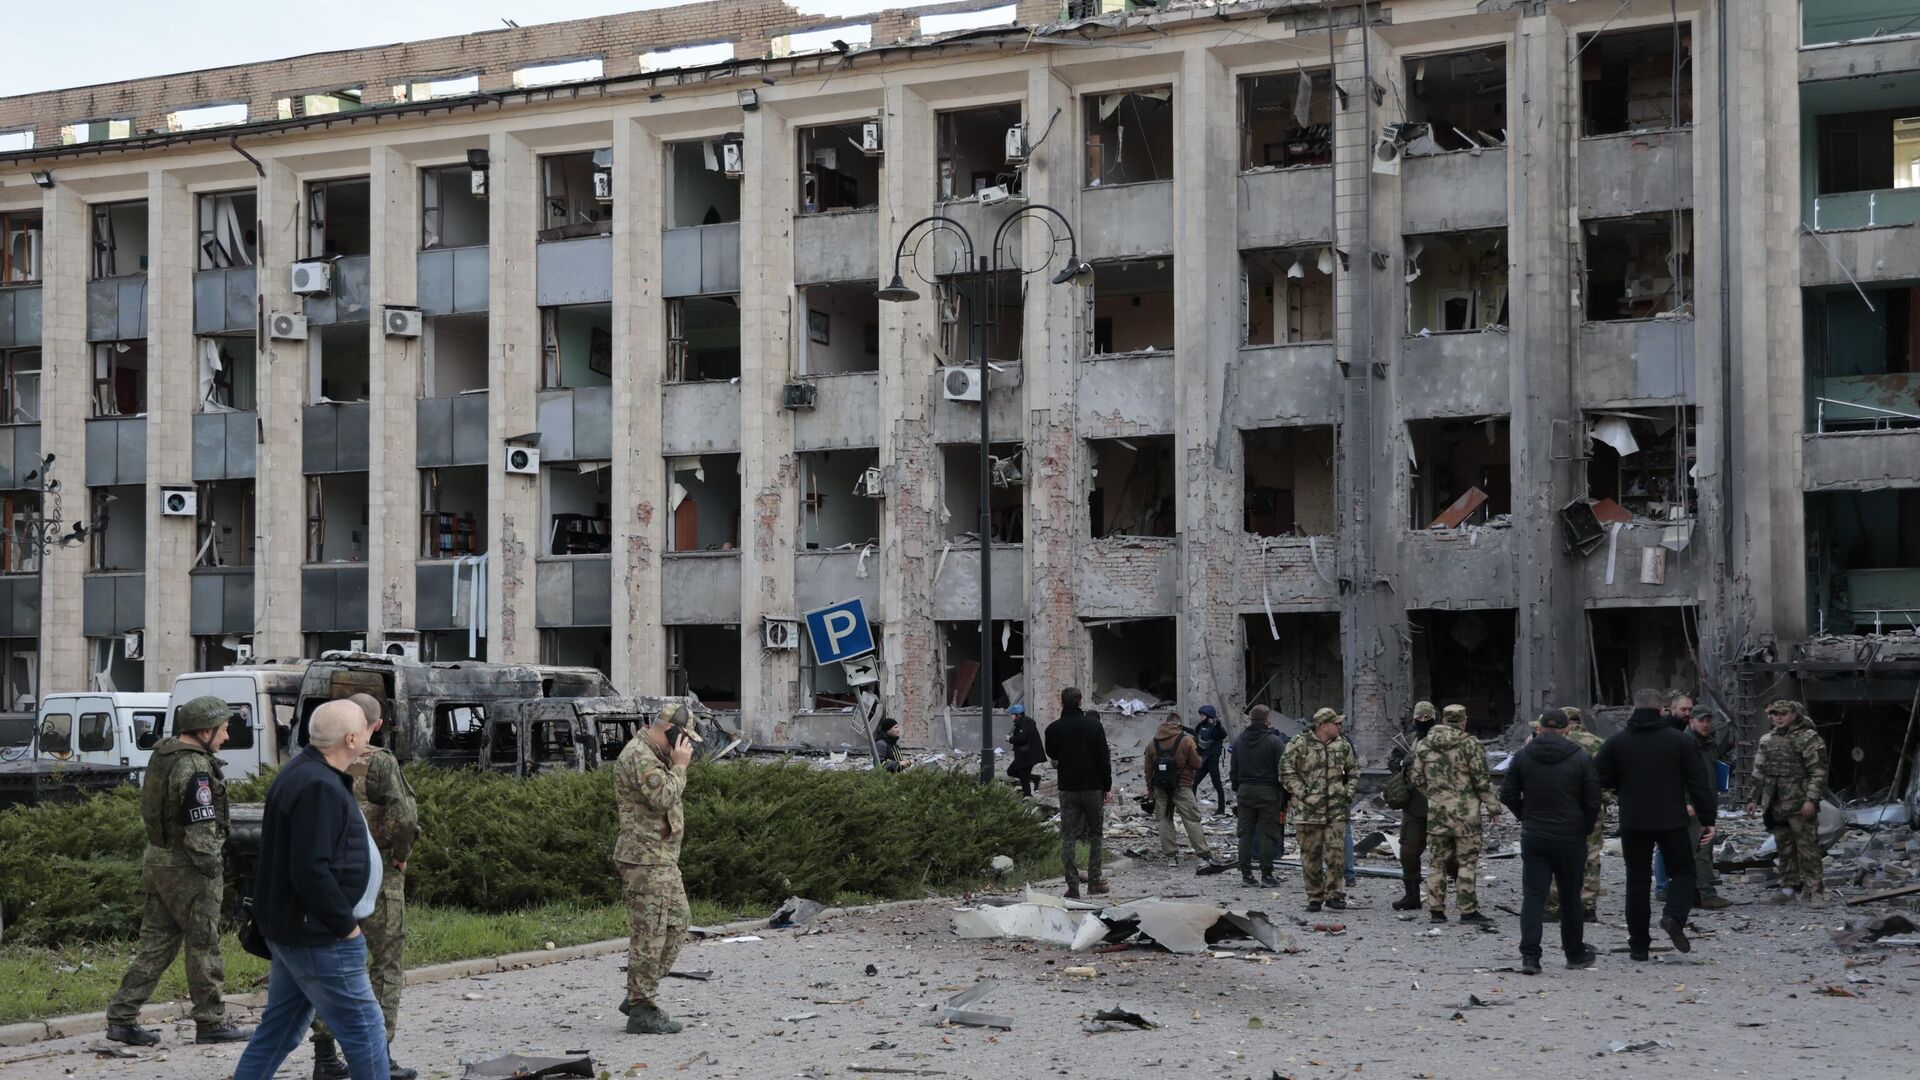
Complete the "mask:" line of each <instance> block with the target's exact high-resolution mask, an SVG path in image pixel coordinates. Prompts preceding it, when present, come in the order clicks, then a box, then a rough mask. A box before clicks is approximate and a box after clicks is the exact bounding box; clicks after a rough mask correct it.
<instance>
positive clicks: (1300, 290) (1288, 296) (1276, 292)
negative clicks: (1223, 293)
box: [1240, 246, 1334, 345]
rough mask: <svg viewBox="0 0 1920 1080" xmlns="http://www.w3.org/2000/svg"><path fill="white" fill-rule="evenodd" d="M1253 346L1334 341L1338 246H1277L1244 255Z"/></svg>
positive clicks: (1248, 339) (1244, 327)
mask: <svg viewBox="0 0 1920 1080" xmlns="http://www.w3.org/2000/svg"><path fill="white" fill-rule="evenodd" d="M1240 268H1241V278H1240V281H1241V286H1240V288H1241V293H1242V295H1243V296H1244V297H1245V299H1246V310H1245V314H1246V318H1245V320H1244V321H1243V322H1242V323H1241V327H1240V332H1241V340H1242V341H1243V342H1245V343H1246V344H1248V345H1298V344H1302V343H1304V342H1310V341H1332V340H1333V318H1334V310H1333V249H1331V248H1328V247H1324V246H1320V247H1297V248H1273V249H1270V250H1265V251H1247V252H1243V253H1241V256H1240Z"/></svg>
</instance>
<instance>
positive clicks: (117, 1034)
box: [107, 1024, 160, 1046]
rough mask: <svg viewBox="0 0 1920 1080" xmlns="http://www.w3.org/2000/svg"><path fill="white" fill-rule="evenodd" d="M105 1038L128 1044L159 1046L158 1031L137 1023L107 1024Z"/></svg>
mask: <svg viewBox="0 0 1920 1080" xmlns="http://www.w3.org/2000/svg"><path fill="white" fill-rule="evenodd" d="M107 1038H108V1039H109V1040H111V1041H113V1042H117V1043H126V1044H127V1045H128V1046H159V1045H160V1033H159V1032H157V1031H155V1030H153V1029H152V1028H143V1027H141V1026H140V1025H139V1024H108V1025H107Z"/></svg>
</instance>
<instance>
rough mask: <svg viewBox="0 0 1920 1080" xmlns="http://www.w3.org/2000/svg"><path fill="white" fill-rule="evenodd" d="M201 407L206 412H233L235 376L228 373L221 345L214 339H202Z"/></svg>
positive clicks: (200, 366)
mask: <svg viewBox="0 0 1920 1080" xmlns="http://www.w3.org/2000/svg"><path fill="white" fill-rule="evenodd" d="M199 354H200V356H199V360H200V362H199V365H198V367H199V371H200V407H201V409H202V411H206V412H231V411H232V408H233V405H232V403H233V376H232V374H231V373H230V372H229V371H228V369H227V365H226V364H225V362H224V358H223V357H222V356H221V355H220V343H219V342H218V341H215V340H214V339H212V338H201V339H200V350H199Z"/></svg>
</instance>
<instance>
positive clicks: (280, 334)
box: [267, 311, 307, 341]
mask: <svg viewBox="0 0 1920 1080" xmlns="http://www.w3.org/2000/svg"><path fill="white" fill-rule="evenodd" d="M267 336H268V337H270V338H272V339H274V340H275V341H305V340H307V317H306V316H305V315H296V314H294V313H293V312H291V311H276V312H273V313H272V314H270V315H268V316H267Z"/></svg>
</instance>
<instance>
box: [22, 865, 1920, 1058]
mask: <svg viewBox="0 0 1920 1080" xmlns="http://www.w3.org/2000/svg"><path fill="white" fill-rule="evenodd" d="M1133 831H1134V832H1135V833H1136V835H1137V831H1138V830H1137V829H1136V830H1133ZM1139 844H1140V841H1139V840H1138V839H1123V840H1122V841H1121V844H1120V846H1121V847H1123V848H1125V847H1129V846H1134V847H1137V846H1139ZM1370 865H1376V866H1384V865H1386V864H1385V863H1384V862H1372V863H1370ZM1605 866H1606V871H1607V877H1608V888H1607V892H1606V895H1605V896H1603V898H1602V900H1601V905H1600V911H1601V922H1600V923H1599V924H1598V925H1597V926H1593V925H1589V927H1588V930H1589V933H1590V937H1589V940H1590V941H1591V942H1593V943H1594V944H1595V945H1597V946H1598V948H1599V949H1600V951H1601V960H1600V963H1599V965H1598V966H1597V967H1595V968H1593V969H1592V970H1589V971H1578V972H1570V971H1567V970H1565V969H1564V967H1563V966H1562V964H1561V962H1560V959H1559V956H1558V950H1557V937H1556V936H1555V931H1554V930H1553V929H1552V928H1549V930H1548V934H1547V939H1546V940H1547V944H1546V950H1545V951H1546V954H1547V961H1546V972H1545V974H1543V975H1540V976H1538V977H1532V978H1529V977H1526V976H1522V975H1520V974H1518V972H1517V971H1516V970H1515V964H1516V960H1517V946H1516V942H1517V940H1518V934H1519V919H1518V918H1517V917H1515V916H1514V915H1512V914H1509V913H1508V912H1506V911H1503V910H1501V908H1503V907H1504V908H1511V909H1514V910H1517V909H1518V907H1519V873H1520V864H1519V861H1518V860H1517V859H1495V860H1488V861H1487V862H1484V863H1483V864H1482V877H1483V879H1485V878H1492V879H1493V881H1492V882H1491V883H1489V884H1485V885H1483V886H1482V888H1481V896H1482V904H1483V906H1484V910H1486V911H1487V912H1488V913H1489V914H1491V915H1492V916H1493V917H1494V918H1495V919H1496V920H1497V923H1496V927H1495V930H1494V932H1482V931H1477V930H1472V929H1469V928H1466V927H1463V926H1461V925H1459V924H1458V923H1455V922H1449V923H1448V924H1446V925H1445V926H1443V927H1437V928H1436V927H1434V926H1433V925H1431V924H1430V923H1429V922H1428V921H1427V916H1426V914H1425V913H1424V912H1422V913H1418V917H1417V918H1416V917H1409V916H1407V915H1404V914H1402V913H1398V912H1394V911H1392V910H1390V909H1389V908H1388V904H1389V903H1390V902H1391V901H1392V900H1393V899H1394V898H1395V897H1397V896H1398V895H1399V884H1398V882H1397V881H1391V880H1387V879H1382V878H1370V877H1363V878H1361V880H1360V882H1359V885H1358V886H1357V887H1356V888H1355V889H1354V890H1353V891H1352V893H1351V894H1350V897H1351V902H1352V906H1351V907H1350V908H1349V909H1348V910H1347V911H1345V912H1343V913H1332V912H1327V913H1321V914H1319V915H1314V916H1307V915H1306V913H1305V910H1304V909H1305V900H1304V896H1303V895H1302V890H1301V887H1300V881H1299V874H1298V871H1297V870H1294V869H1292V868H1289V869H1287V870H1285V871H1283V872H1282V875H1281V878H1282V887H1281V888H1280V889H1279V890H1277V891H1276V890H1265V889H1262V890H1247V889H1243V888H1242V887H1241V886H1240V885H1239V884H1238V876H1237V875H1235V874H1233V873H1228V874H1224V875H1220V876H1211V877H1196V876H1195V874H1194V872H1193V871H1194V867H1195V863H1194V862H1193V861H1191V860H1184V861H1183V862H1182V863H1180V864H1179V865H1177V866H1168V865H1167V864H1165V863H1159V862H1145V863H1140V864H1137V865H1134V866H1131V867H1129V868H1127V869H1124V870H1121V871H1120V872H1118V873H1116V874H1115V875H1114V876H1113V884H1114V897H1113V898H1114V899H1116V900H1118V899H1123V898H1128V897H1137V896H1149V895H1158V896H1162V897H1181V898H1188V897H1192V898H1200V899H1206V900H1216V901H1220V902H1223V903H1228V904H1234V905H1244V906H1250V907H1253V908H1256V909H1260V910H1265V911H1267V912H1269V913H1271V914H1273V915H1274V917H1275V918H1276V919H1277V920H1279V921H1280V922H1281V923H1282V924H1283V925H1284V926H1286V927H1287V928H1288V930H1289V932H1290V933H1291V935H1292V937H1293V940H1294V944H1295V945H1296V947H1297V951H1296V952H1293V953H1291V954H1286V955H1274V954H1253V958H1251V959H1245V958H1234V959H1227V958H1219V957H1216V956H1212V955H1199V956H1175V955H1171V954H1168V953H1164V952H1160V951H1158V950H1154V949H1146V948H1135V949H1130V950H1128V951H1124V952H1117V953H1108V954H1099V955H1090V954H1071V953H1068V952H1067V951H1066V950H1064V949H1060V948H1055V947H1052V946H1045V945H1036V944H1026V943H1016V942H1001V941H986V942H978V941H962V940H959V939H957V938H955V937H954V936H953V934H952V931H951V910H952V907H953V904H952V903H950V902H949V903H941V902H929V903H927V904H925V905H919V906H913V907H904V908H900V907H896V908H892V909H887V910H883V911H879V912H873V913H868V914H850V915H842V916H835V917H830V918H827V919H824V920H821V921H819V922H817V923H816V924H814V925H813V926H811V927H808V928H806V929H807V931H808V932H799V933H796V932H795V931H790V930H789V931H770V930H769V931H760V932H759V934H760V936H761V937H762V938H763V940H759V941H748V942H731V943H728V942H721V941H717V940H704V941H699V942H695V943H692V944H689V945H688V946H687V948H686V949H685V950H684V951H683V952H682V953H681V956H680V963H679V965H678V967H679V969H680V970H683V971H688V970H710V971H712V972H713V976H712V978H711V980H710V981H704V982H701V981H689V980H680V979H675V980H671V981H670V982H669V983H668V984H667V986H666V988H665V994H666V1004H667V1007H668V1008H669V1010H670V1011H671V1012H673V1013H674V1014H675V1015H677V1016H678V1017H679V1018H681V1019H682V1020H684V1021H686V1022H687V1030H686V1031H684V1032H683V1033H681V1034H679V1035H675V1036H667V1037H659V1036H648V1037H641V1036H629V1035H626V1034H624V1033H623V1029H622V1023H623V1017H622V1016H621V1015H620V1013H618V1012H617V1011H616V1010H615V1007H614V1006H615V1003H616V1002H617V1001H619V999H620V997H621V988H622V974H621V967H622V964H623V957H622V956H619V955H610V956H604V957H600V958H597V959H588V960H579V961H574V962H571V963H564V964H556V965H552V966H548V967H543V968H536V969H530V970H524V971H519V972H513V973H508V974H495V975H489V976H484V977H478V978H473V979H465V980H453V981H448V982H442V983H437V984H432V985H426V986H420V987H416V988H413V989H411V990H409V991H408V994H407V997H406V1001H405V1004H404V1006H403V1015H402V1023H401V1033H400V1036H399V1040H398V1042H397V1044H396V1056H397V1057H398V1058H399V1060H401V1061H402V1062H404V1063H406V1064H408V1065H411V1066H414V1067H416V1068H419V1069H420V1070H421V1074H422V1075H423V1076H426V1077H457V1076H460V1075H461V1074H462V1073H463V1071H464V1064H465V1063H467V1062H472V1061H479V1060H484V1059H487V1058H490V1057H493V1056H496V1055H498V1054H502V1053H508V1052H522V1053H561V1052H566V1051H574V1050H581V1051H586V1052H589V1053H591V1054H592V1055H593V1057H594V1059H595V1062H596V1070H597V1071H598V1070H605V1071H606V1072H608V1073H611V1074H612V1076H614V1077H624V1076H639V1077H648V1076H663V1075H664V1076H675V1077H682V1076H683V1077H687V1078H688V1080H697V1078H705V1077H794V1076H808V1077H828V1076H837V1077H850V1076H857V1075H862V1074H863V1073H865V1074H866V1075H870V1076H875V1075H877V1076H897V1075H928V1076H936V1075H937V1076H946V1077H976V1078H987V1077H993V1078H1021V1077H1042V1076H1064V1077H1076V1078H1080V1077H1085V1078H1114V1080H1126V1078H1136V1077H1141V1076H1151V1075H1156V1074H1165V1075H1169V1076H1181V1077H1221V1078H1227V1077H1251V1078H1255V1080H1271V1078H1273V1077H1276V1076H1277V1077H1287V1078H1295V1080H1305V1078H1309V1077H1336V1076H1337V1077H1356V1076H1357V1077H1435V1078H1456V1077H1488V1076H1496V1077H1497V1076H1516V1077H1541V1076H1549V1077H1554V1078H1555V1080H1573V1078H1579V1077H1600V1076H1608V1077H1617V1076H1633V1077H1640V1076H1656V1075H1657V1076H1688V1077H1698V1076H1765V1077H1792V1078H1819V1077H1847V1078H1850V1080H1868V1078H1882V1077H1884V1078H1895V1077H1899V1078H1907V1077H1911V1076H1913V1075H1914V1072H1915V1062H1916V1060H1920V1059H1917V1058H1916V1057H1915V1053H1914V1050H1915V1043H1916V1041H1917V1040H1920V1034H1917V1033H1920V1026H1917V1025H1916V1024H1915V1022H1914V1021H1915V1014H1916V1005H1917V1004H1920V1001H1916V998H1915V996H1914V993H1915V991H1916V990H1920V948H1916V947H1913V946H1891V947H1873V946H1868V947H1864V948H1861V949H1858V950H1855V951H1849V950H1844V949H1841V948H1839V947H1836V946H1835V945H1834V944H1833V943H1832V942H1831V940H1830V937H1829V930H1830V929H1832V928H1835V927H1838V926H1839V925H1840V924H1841V922H1842V921H1843V920H1845V919H1847V918H1853V919H1856V920H1857V919H1861V918H1865V917H1869V916H1872V915H1876V914H1885V913H1888V912H1890V911H1892V910H1895V909H1893V908H1892V907H1890V906H1869V907H1864V908H1855V909H1848V908H1845V907H1843V906H1842V905H1841V904H1840V903H1838V902H1837V901H1829V902H1828V903H1827V904H1826V905H1825V906H1821V907H1808V906H1806V905H1803V904H1796V905H1788V906H1783V905H1775V904H1769V903H1765V902H1764V901H1763V898H1762V896H1761V889H1760V886H1759V885H1757V884H1753V883H1745V882H1728V883H1725V884H1724V885H1723V889H1722V891H1723V893H1724V894H1725V895H1727V896H1729V897H1730V898H1731V899H1733V900H1734V901H1736V906H1735V907H1733V908H1731V909H1728V910H1726V911H1721V912H1704V913H1700V914H1698V915H1696V917H1695V925H1696V928H1697V931H1698V936H1697V938H1696V942H1695V948H1694V951H1693V953H1692V954H1691V955H1690V956H1688V957H1684V958H1683V957H1680V956H1678V955H1677V954H1673V953H1671V952H1668V951H1664V939H1663V938H1661V936H1660V935H1658V934H1657V933H1656V935H1655V937H1656V940H1657V941H1660V942H1661V947H1662V950H1663V951H1660V952H1657V953H1656V954H1655V957H1654V961H1653V962H1652V963H1645V964H1636V963H1633V962H1631V961H1630V960H1629V959H1628V957H1627V955H1626V952H1625V949H1626V930H1625V927H1624V925H1623V924H1622V920H1621V901H1620V895H1619V891H1618V886H1619V878H1620V874H1621V867H1620V863H1619V861H1618V860H1617V859H1614V858H1611V857H1609V858H1608V859H1607V860H1606V863H1605ZM1899 910H1902V911H1905V910H1906V909H1904V908H1902V909H1899ZM1909 914H1911V913H1910V912H1909ZM1295 920H1301V921H1300V922H1296V921H1295ZM1336 920H1337V921H1339V922H1343V923H1344V924H1345V925H1346V930H1345V932H1344V933H1341V934H1337V935H1336V934H1329V933H1326V932H1317V931H1315V930H1313V929H1311V928H1310V927H1309V926H1308V925H1305V924H1306V923H1310V922H1333V921H1336ZM1436 929H1437V930H1438V931H1439V932H1438V933H1434V931H1435V930H1436ZM1850 961H1851V966H1850V964H1849V962H1850ZM1077 965H1091V966H1092V967H1093V968H1094V969H1095V970H1096V972H1097V974H1096V975H1095V976H1094V977H1093V978H1090V979H1089V978H1086V977H1084V976H1074V975H1068V974H1066V973H1065V969H1066V968H1068V967H1070V966H1077ZM869 970H871V973H869ZM981 979H993V980H997V982H998V984H999V985H998V988H997V989H996V990H995V992H994V993H993V994H992V995H991V996H989V997H987V998H986V999H985V1000H983V1001H981V1002H980V1003H978V1004H977V1005H975V1006H974V1008H976V1009H978V1010H981V1011H986V1012H993V1013H1002V1014H1007V1015H1009V1016H1011V1017H1012V1019H1013V1030H1011V1031H1005V1032H1001V1031H990V1030H981V1029H976V1028H961V1027H943V1026H937V1025H936V1023H935V1016H936V1011H935V1007H936V1006H937V1004H938V1003H939V1002H941V1001H942V1000H943V999H945V998H947V997H950V996H951V995H953V994H954V993H956V992H957V991H960V990H963V989H966V988H968V987H970V986H973V985H974V984H975V983H976V982H977V981H979V980H981ZM1476 1001H1477V1002H1479V1003H1480V1004H1474V1002H1476ZM1115 1006H1118V1007H1120V1008H1123V1009H1127V1010H1131V1011H1134V1012H1138V1013H1140V1014H1142V1015H1144V1016H1145V1017H1146V1018H1148V1019H1149V1020H1152V1021H1153V1022H1155V1023H1157V1024H1158V1025H1160V1026H1159V1027H1158V1028H1157V1029H1154V1030H1133V1029H1127V1030H1119V1031H1107V1032H1100V1033H1093V1032H1090V1031H1088V1030H1087V1027H1088V1025H1089V1024H1090V1018H1091V1017H1092V1015H1093V1014H1094V1013H1095V1012H1097V1011H1099V1010H1101V1009H1107V1008H1112V1007H1115ZM191 1034H192V1028H191V1024H190V1023H188V1024H182V1025H179V1026H169V1028H168V1030H167V1031H166V1044H165V1045H163V1046H162V1047H160V1048H158V1049H156V1050H153V1051H143V1052H141V1053H140V1055H139V1056H138V1057H136V1058H132V1059H120V1060H113V1059H107V1058H103V1057H99V1056H96V1055H95V1054H94V1053H92V1052H91V1048H92V1047H94V1046H95V1045H97V1044H98V1039H99V1037H98V1036H97V1035H95V1036H88V1037H83V1038H73V1039H65V1040H60V1041H56V1042H50V1043H42V1044H38V1045H35V1046H29V1047H23V1048H18V1049H11V1050H0V1076H4V1077H6V1078H7V1080H51V1078H56V1077H60V1078H64V1077H76V1076H77V1077H96V1076H97V1077H151V1076H166V1077H178V1078H182V1080H201V1078H206V1080H211V1078H217V1077H225V1076H227V1075H228V1074H229V1072H230V1071H231V1069H232V1066H233V1063H234V1061H235V1060H236V1059H237V1058H238V1056H239V1053H240V1048H239V1047H237V1046H235V1047H215V1046H205V1047H203V1046H194V1045H191V1042H190V1038H191ZM183 1040H184V1041H183ZM1646 1043H1659V1044H1665V1045H1654V1046H1651V1047H1647V1048H1644V1049H1631V1050H1624V1051H1620V1052H1615V1051H1614V1050H1613V1049H1612V1047H1613V1045H1614V1044H1628V1045H1639V1044H1646ZM310 1062H311V1059H310V1056H309V1054H308V1052H307V1050H306V1049H305V1048H304V1047H303V1048H302V1049H300V1050H299V1051H296V1053H295V1055H294V1057H292V1058H291V1059H289V1060H288V1062H287V1064H286V1065H285V1066H284V1067H283V1068H282V1070H281V1075H282V1076H305V1075H307V1072H308V1070H309V1068H310ZM602 1075H605V1073H602Z"/></svg>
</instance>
